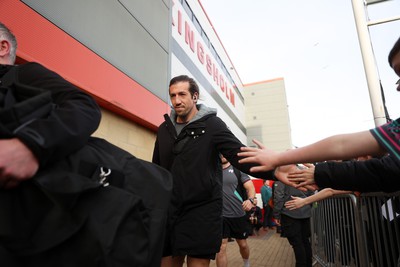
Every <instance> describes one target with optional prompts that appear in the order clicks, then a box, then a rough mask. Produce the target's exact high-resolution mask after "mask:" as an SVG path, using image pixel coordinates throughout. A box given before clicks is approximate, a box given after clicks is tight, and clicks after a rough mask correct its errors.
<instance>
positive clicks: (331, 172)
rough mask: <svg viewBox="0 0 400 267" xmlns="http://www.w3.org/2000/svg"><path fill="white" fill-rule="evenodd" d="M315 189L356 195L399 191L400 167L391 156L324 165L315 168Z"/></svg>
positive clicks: (326, 163) (325, 163)
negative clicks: (347, 191) (352, 192)
mask: <svg viewBox="0 0 400 267" xmlns="http://www.w3.org/2000/svg"><path fill="white" fill-rule="evenodd" d="M314 179H315V183H316V184H317V185H318V187H319V188H333V189H338V190H351V191H359V192H381V191H383V192H394V191H398V190H400V165H399V163H398V161H397V160H395V159H394V158H393V157H391V156H385V157H383V158H372V159H369V160H366V161H345V162H324V163H318V164H317V165H315V172H314Z"/></svg>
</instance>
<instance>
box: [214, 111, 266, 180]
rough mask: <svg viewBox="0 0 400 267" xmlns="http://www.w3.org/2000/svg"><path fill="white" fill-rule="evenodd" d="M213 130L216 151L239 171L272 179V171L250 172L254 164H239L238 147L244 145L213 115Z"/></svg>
mask: <svg viewBox="0 0 400 267" xmlns="http://www.w3.org/2000/svg"><path fill="white" fill-rule="evenodd" d="M213 131H215V134H214V140H213V141H214V142H215V144H216V146H217V149H218V151H219V152H220V153H221V154H222V155H224V157H225V158H226V159H227V160H228V161H229V162H230V163H231V164H232V165H233V166H234V167H236V168H237V169H239V170H240V171H242V172H244V173H246V174H248V175H251V176H254V177H257V178H260V179H265V180H272V179H273V171H268V172H257V173H252V172H250V168H251V167H253V166H256V164H250V163H246V164H240V163H239V160H240V159H241V158H240V157H239V156H238V155H237V153H239V152H240V148H241V147H244V146H245V145H244V144H242V143H241V142H240V140H239V139H237V137H236V136H235V135H234V134H233V133H232V132H231V131H230V130H229V128H228V127H227V126H226V124H225V123H224V122H223V121H222V120H221V119H220V118H218V117H215V121H214V123H213Z"/></svg>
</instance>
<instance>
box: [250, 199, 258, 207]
mask: <svg viewBox="0 0 400 267" xmlns="http://www.w3.org/2000/svg"><path fill="white" fill-rule="evenodd" d="M248 200H249V201H250V202H251V204H253V205H254V206H255V205H257V197H249V198H248Z"/></svg>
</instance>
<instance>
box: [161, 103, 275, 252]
mask: <svg viewBox="0 0 400 267" xmlns="http://www.w3.org/2000/svg"><path fill="white" fill-rule="evenodd" d="M198 108H199V112H198V113H197V114H196V116H195V118H193V120H192V121H191V122H189V124H187V125H186V126H185V127H184V128H183V129H182V131H181V132H180V134H179V135H177V133H176V130H175V126H174V123H173V122H172V121H171V119H170V117H169V116H167V115H165V116H164V117H165V118H166V121H165V122H164V123H162V124H161V125H160V127H159V130H158V133H157V139H156V143H155V148H154V154H153V162H154V163H156V164H158V165H160V166H162V167H164V168H166V169H167V170H169V171H171V173H172V176H173V193H172V199H173V200H172V207H173V208H175V209H176V210H175V212H174V215H173V219H172V220H174V223H173V224H174V225H175V226H176V227H175V228H174V233H173V234H172V236H173V237H172V238H173V239H174V240H175V244H176V247H175V248H174V251H175V253H177V254H181V255H182V254H183V255H185V254H194V253H196V254H212V253H216V252H218V251H219V247H220V242H221V238H222V236H221V223H222V221H221V218H222V217H221V215H222V167H221V162H220V159H219V153H221V154H223V155H224V157H225V158H226V159H227V160H228V161H229V162H230V163H231V164H232V165H233V166H235V167H236V168H238V169H239V170H241V171H242V172H245V173H249V168H250V166H251V165H247V164H246V165H244V164H239V163H238V160H239V157H238V156H237V153H238V152H239V151H240V147H242V146H244V145H243V144H242V143H241V142H240V141H239V140H238V139H237V138H236V137H235V135H234V134H233V133H232V132H231V131H230V130H229V129H228V127H227V126H226V124H225V123H224V122H223V121H222V120H221V119H220V118H218V117H217V116H216V112H215V110H212V109H209V108H207V107H205V106H203V105H199V106H198ZM173 114H174V113H173ZM172 117H173V118H174V115H172ZM173 121H175V120H174V119H173ZM262 175H263V176H271V172H268V173H263V174H262ZM263 176H261V177H263ZM265 178H268V177H265ZM202 218H205V219H202ZM193 229H196V231H193ZM199 240H202V241H204V242H203V243H201V242H200V241H199ZM183 246H185V247H183ZM177 247H179V248H177ZM189 247H190V248H189ZM193 248H194V249H193Z"/></svg>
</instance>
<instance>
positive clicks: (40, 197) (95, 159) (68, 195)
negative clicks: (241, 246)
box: [0, 83, 172, 267]
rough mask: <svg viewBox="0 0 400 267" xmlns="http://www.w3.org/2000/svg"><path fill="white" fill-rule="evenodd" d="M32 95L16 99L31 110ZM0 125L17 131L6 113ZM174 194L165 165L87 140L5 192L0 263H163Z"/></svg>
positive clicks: (0, 200)
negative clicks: (76, 148) (165, 239)
mask: <svg viewBox="0 0 400 267" xmlns="http://www.w3.org/2000/svg"><path fill="white" fill-rule="evenodd" d="M3 85H4V83H3ZM18 87H24V86H23V85H21V86H18ZM3 89H4V87H3ZM14 89H15V88H14ZM17 89H18V90H17V91H20V89H21V88H17ZM27 89H29V88H27ZM4 90H5V89H4ZM28 91H29V90H28ZM39 92H40V89H39ZM13 93H15V91H14V92H13ZM38 95H39V96H40V97H43V96H46V95H43V94H42V93H39V94H38ZM15 99H16V101H17V102H18V101H19V100H18V97H15ZM31 99H32V98H27V99H22V101H19V102H18V103H17V104H18V105H19V106H22V107H24V106H29V108H31V107H34V106H32V103H28V104H26V101H29V100H31ZM46 101H47V100H46ZM39 103H40V101H39ZM25 104H26V105H25ZM15 107H16V105H14V106H13V107H11V109H13V110H14V111H15V112H16V114H23V113H21V112H19V111H20V108H15ZM40 116H42V114H40ZM20 119H21V121H24V119H25V118H24V116H22V117H21V118H20ZM0 125H1V126H2V127H0V130H4V131H6V132H7V134H11V135H12V131H13V128H14V126H12V127H9V126H7V125H4V124H3V119H2V118H1V116H0ZM17 127H18V126H17ZM171 192H172V176H171V174H170V173H169V172H168V171H167V170H165V169H163V168H161V167H159V166H157V165H155V164H153V163H150V162H147V161H144V160H140V159H137V158H135V157H134V156H133V155H131V154H130V153H128V152H126V151H124V150H122V149H120V148H118V147H116V146H114V145H113V144H111V143H109V142H107V141H106V140H103V139H99V138H90V139H89V141H88V143H87V144H86V145H85V146H84V147H83V148H81V149H80V150H78V151H76V152H75V153H72V154H70V155H69V156H68V157H67V158H65V159H64V160H61V161H58V162H56V163H54V164H52V165H49V166H46V168H43V169H41V170H39V172H38V173H37V174H36V175H35V177H33V178H32V179H30V180H28V181H25V182H23V183H21V184H20V185H19V186H18V187H17V188H15V189H12V190H1V189H0V259H1V265H2V266H3V265H4V266H8V267H14V266H15V267H16V266H18V267H20V266H21V267H22V266H24V267H25V266H27V267H33V266H35V267H36V266H38V267H39V266H40V267H47V266H48V267H50V266H60V267H63V266H65V267H67V266H74V267H75V266H76V267H80V266H82V267H83V266H84V267H86V266H102V267H103V266H111V267H123V266H143V267H147V266H154V267H156V266H157V267H158V266H160V261H161V256H162V250H163V237H164V234H165V230H166V220H167V212H168V207H169V203H170V196H171Z"/></svg>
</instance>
